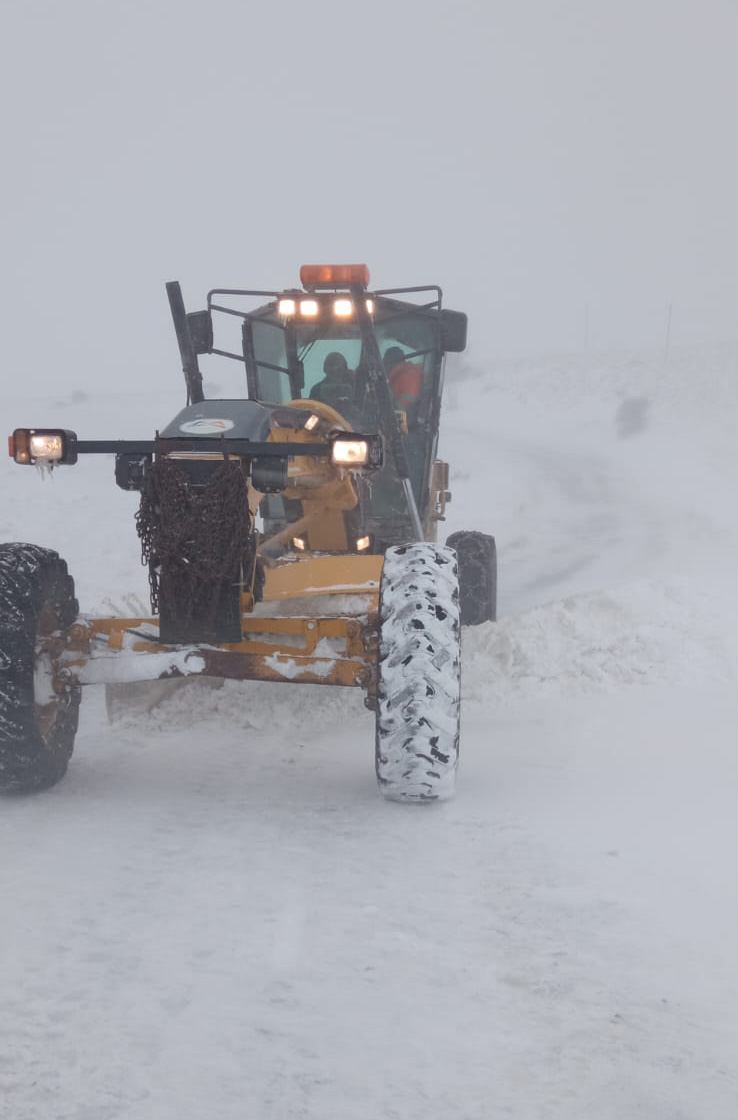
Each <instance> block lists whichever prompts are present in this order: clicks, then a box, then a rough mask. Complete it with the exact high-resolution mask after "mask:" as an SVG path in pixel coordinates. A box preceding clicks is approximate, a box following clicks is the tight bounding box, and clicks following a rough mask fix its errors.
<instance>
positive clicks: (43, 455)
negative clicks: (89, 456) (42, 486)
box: [29, 432, 64, 462]
mask: <svg viewBox="0 0 738 1120" xmlns="http://www.w3.org/2000/svg"><path fill="white" fill-rule="evenodd" d="M29 451H30V452H31V458H32V459H45V460H46V461H47V462H58V461H59V459H61V457H62V455H63V454H64V439H63V437H62V435H61V433H58V432H53V433H49V434H48V435H32V436H31V439H30V445H29Z"/></svg>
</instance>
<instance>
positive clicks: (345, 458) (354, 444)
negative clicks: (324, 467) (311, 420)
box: [331, 439, 369, 467]
mask: <svg viewBox="0 0 738 1120" xmlns="http://www.w3.org/2000/svg"><path fill="white" fill-rule="evenodd" d="M331 455H332V458H333V462H334V463H336V464H337V465H338V466H341V467H363V466H365V465H366V464H367V463H368V462H369V444H368V443H367V441H366V440H365V439H337V440H336V441H335V442H334V444H333V449H332V452H331Z"/></svg>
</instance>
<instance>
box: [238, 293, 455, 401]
mask: <svg viewBox="0 0 738 1120" xmlns="http://www.w3.org/2000/svg"><path fill="white" fill-rule="evenodd" d="M288 331H290V332H292V339H293V341H294V346H295V352H296V357H297V360H298V361H299V362H300V363H301V364H302V369H303V374H304V386H303V388H302V391H301V394H300V395H301V397H302V398H303V399H306V398H314V399H317V400H320V399H323V398H322V395H321V394H322V390H323V387H324V386H325V385H326V382H327V381H330V380H331V379H332V380H333V381H334V382H336V381H338V380H342V381H343V382H344V383H345V384H346V385H348V386H350V388H351V395H352V396H355V395H356V394H357V393H358V392H359V390H360V384H359V380H357V377H356V375H357V373H360V372H361V368H362V342H361V337H360V334H359V328H358V326H356V325H354V324H340V325H339V324H331V325H329V326H327V325H325V324H322V325H321V326H320V327H316V326H315V325H311V324H305V323H295V324H291V325H289V326H282V324H275V323H271V322H268V321H265V320H263V319H262V320H259V321H255V322H254V323H253V345H254V359H255V364H256V375H257V389H258V398H259V400H262V401H267V402H274V403H276V404H285V403H286V402H287V401H289V400H291V399H292V395H293V394H292V392H291V389H290V379H289V372H288V371H289V360H288V352H287V351H288ZM375 333H376V337H377V342H378V344H379V352H380V354H381V355H382V357H383V358H385V357H386V356H387V354H388V351H392V354H391V355H390V358H394V363H395V364H396V365H399V364H400V363H412V364H413V365H415V366H417V367H418V368H419V370H420V371H421V376H420V389H421V394H420V395H421V396H423V397H425V396H427V395H428V394H429V393H432V392H433V391H434V382H435V376H436V372H437V369H438V364H439V352H438V349H437V346H438V343H437V326H436V323H435V321H434V319H432V318H430V317H428V316H421V315H414V314H412V313H409V314H405V315H394V316H391V317H387V318H386V319H385V320H384V321H380V322H376V323H375ZM336 355H337V356H338V360H337V359H336ZM332 370H334V371H335V372H332ZM387 373H388V374H389V373H391V363H390V364H389V368H388V369H387ZM329 395H330V394H329Z"/></svg>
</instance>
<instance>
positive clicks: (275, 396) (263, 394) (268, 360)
mask: <svg viewBox="0 0 738 1120" xmlns="http://www.w3.org/2000/svg"><path fill="white" fill-rule="evenodd" d="M252 337H253V340H254V356H255V358H256V376H257V381H258V387H259V400H261V401H268V402H270V403H272V404H285V403H286V402H287V401H288V400H289V399H290V395H291V394H290V379H289V376H288V370H287V350H286V347H285V334H284V331H283V330H282V328H281V327H275V326H273V325H272V324H271V323H267V322H260V321H259V320H258V319H255V320H252Z"/></svg>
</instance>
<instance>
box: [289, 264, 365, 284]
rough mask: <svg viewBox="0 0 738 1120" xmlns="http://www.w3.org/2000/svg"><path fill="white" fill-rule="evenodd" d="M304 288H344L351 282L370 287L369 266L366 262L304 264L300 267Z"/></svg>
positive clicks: (301, 281)
mask: <svg viewBox="0 0 738 1120" xmlns="http://www.w3.org/2000/svg"><path fill="white" fill-rule="evenodd" d="M300 283H301V284H302V286H303V288H344V287H346V288H347V287H349V286H350V285H351V284H360V285H361V287H362V288H368V287H369V267H368V265H365V264H304V265H303V266H302V268H301V269H300Z"/></svg>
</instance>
